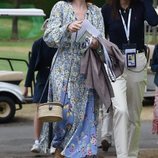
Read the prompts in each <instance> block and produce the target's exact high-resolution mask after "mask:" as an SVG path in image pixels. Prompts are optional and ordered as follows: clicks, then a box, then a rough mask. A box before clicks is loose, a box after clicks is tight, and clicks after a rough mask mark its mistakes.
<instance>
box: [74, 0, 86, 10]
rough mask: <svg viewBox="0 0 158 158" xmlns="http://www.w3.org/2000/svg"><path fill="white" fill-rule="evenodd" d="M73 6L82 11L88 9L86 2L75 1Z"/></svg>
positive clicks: (82, 0)
mask: <svg viewBox="0 0 158 158" xmlns="http://www.w3.org/2000/svg"><path fill="white" fill-rule="evenodd" d="M72 6H73V7H74V8H78V9H80V10H85V8H87V3H86V2H85V0H73V2H72Z"/></svg>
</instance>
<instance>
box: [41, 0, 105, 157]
mask: <svg viewBox="0 0 158 158" xmlns="http://www.w3.org/2000/svg"><path fill="white" fill-rule="evenodd" d="M85 18H86V19H88V20H89V21H90V22H91V23H92V24H93V25H94V26H95V27H96V28H97V29H98V30H99V31H100V33H101V35H102V36H104V25H103V18H102V14H101V11H100V9H99V8H98V7H97V6H95V5H92V4H90V3H88V10H87V12H86V14H85ZM76 19H77V18H76V16H75V13H74V11H73V8H72V6H71V3H68V2H64V1H59V2H57V3H56V4H55V5H54V7H53V9H52V11H51V15H50V20H49V23H48V28H47V29H46V31H45V33H44V40H45V42H46V43H47V44H48V45H49V46H51V47H54V46H57V47H58V51H57V53H56V56H55V57H54V60H53V62H52V70H51V75H50V83H49V91H48V95H49V96H48V100H49V101H55V102H61V103H62V104H63V105H64V106H63V120H62V121H60V122H57V123H55V125H54V128H53V133H54V137H53V141H52V145H53V146H54V147H56V148H61V149H63V151H62V154H63V155H64V156H65V157H69V158H81V157H85V156H91V155H96V154H97V139H96V138H97V136H96V117H97V114H98V110H97V109H99V107H98V105H97V98H98V97H97V94H96V92H95V91H94V90H93V89H87V88H85V78H84V76H82V75H81V74H80V60H81V57H82V56H83V54H84V51H83V50H82V48H81V47H80V45H79V43H76V42H73V41H72V39H71V33H70V32H68V31H67V26H68V24H70V23H72V22H73V21H75V20H76ZM67 127H71V128H69V129H68V128H67ZM47 135H48V124H45V127H44V131H43V134H42V135H41V144H42V145H41V146H42V147H47V144H46V143H47V141H48V137H46V136H47ZM44 142H45V143H44Z"/></svg>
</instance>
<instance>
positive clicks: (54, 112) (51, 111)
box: [38, 102, 63, 122]
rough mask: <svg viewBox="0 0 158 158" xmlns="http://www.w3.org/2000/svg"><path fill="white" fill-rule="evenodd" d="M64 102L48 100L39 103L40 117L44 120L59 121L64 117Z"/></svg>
mask: <svg viewBox="0 0 158 158" xmlns="http://www.w3.org/2000/svg"><path fill="white" fill-rule="evenodd" d="M62 107H63V106H62V104H61V103H58V102H48V103H43V104H39V107H38V118H39V120H41V121H42V122H57V121H61V120H62V118H63V114H62V112H63V108H62Z"/></svg>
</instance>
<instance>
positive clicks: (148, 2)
mask: <svg viewBox="0 0 158 158" xmlns="http://www.w3.org/2000/svg"><path fill="white" fill-rule="evenodd" d="M143 4H144V8H145V20H146V21H147V22H148V23H149V25H151V26H156V25H158V15H157V13H156V11H155V9H154V7H153V6H152V0H143Z"/></svg>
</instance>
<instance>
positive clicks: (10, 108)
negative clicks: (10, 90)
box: [0, 96, 15, 123]
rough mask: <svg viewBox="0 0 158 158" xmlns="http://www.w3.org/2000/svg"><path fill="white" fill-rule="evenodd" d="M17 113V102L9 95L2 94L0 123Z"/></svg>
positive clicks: (7, 120)
mask: <svg viewBox="0 0 158 158" xmlns="http://www.w3.org/2000/svg"><path fill="white" fill-rule="evenodd" d="M14 115H15V103H14V101H13V100H12V99H11V98H9V97H7V96H0V123H7V122H9V121H11V120H12V118H13V117H14Z"/></svg>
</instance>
